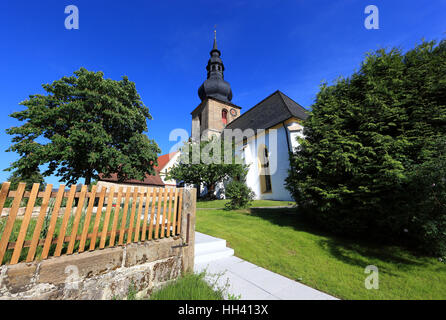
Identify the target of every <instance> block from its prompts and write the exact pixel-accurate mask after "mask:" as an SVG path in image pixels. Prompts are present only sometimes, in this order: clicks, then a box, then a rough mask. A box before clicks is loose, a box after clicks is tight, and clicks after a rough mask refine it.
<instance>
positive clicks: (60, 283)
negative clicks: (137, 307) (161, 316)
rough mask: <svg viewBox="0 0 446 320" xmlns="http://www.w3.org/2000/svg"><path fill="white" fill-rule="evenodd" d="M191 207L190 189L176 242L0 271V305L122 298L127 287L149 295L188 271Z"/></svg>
mask: <svg viewBox="0 0 446 320" xmlns="http://www.w3.org/2000/svg"><path fill="white" fill-rule="evenodd" d="M195 202H196V192H195V189H184V194H183V205H182V208H183V209H182V210H183V211H182V212H183V214H182V220H181V233H180V235H179V236H176V237H170V238H164V239H159V240H151V241H146V242H142V243H131V244H128V245H126V246H121V247H114V248H107V249H102V250H96V251H91V252H83V253H76V254H72V255H64V256H61V257H52V258H50V259H46V260H43V261H36V262H32V263H25V262H22V263H19V264H15V265H4V266H0V300H1V299H113V298H124V297H126V296H127V293H128V290H129V287H130V286H131V285H133V286H134V288H135V290H136V291H137V292H138V295H140V296H146V295H150V294H151V292H152V291H153V290H154V289H156V288H158V287H160V286H162V285H164V284H166V283H168V282H169V281H171V280H173V279H176V278H177V277H178V276H180V275H181V273H182V272H186V271H192V270H193V265H194V243H195V206H196V203H195ZM188 216H189V230H187V224H188V222H187V220H188ZM187 232H189V235H187ZM186 240H189V242H188V243H186Z"/></svg>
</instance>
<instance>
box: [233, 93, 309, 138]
mask: <svg viewBox="0 0 446 320" xmlns="http://www.w3.org/2000/svg"><path fill="white" fill-rule="evenodd" d="M307 112H308V111H307V110H306V109H305V108H304V107H302V106H301V105H300V104H298V103H297V102H295V101H294V100H292V99H291V98H290V97H288V96H287V95H285V94H284V93H282V92H280V91H279V90H277V91H276V92H274V93H273V94H271V95H269V96H268V97H266V98H265V99H263V100H262V101H261V102H259V103H258V104H256V105H255V106H254V107H252V108H251V109H249V110H248V111H246V112H245V113H243V114H242V115H240V117H238V118H236V119H235V120H234V121H232V122H230V123H229V124H228V125H227V126H226V128H225V129H241V130H245V129H249V128H251V129H254V130H256V129H268V128H271V127H273V126H275V125H276V124H278V123H281V122H282V121H285V120H287V119H289V118H292V117H296V118H298V119H302V120H305V119H306V118H307V117H308V114H307Z"/></svg>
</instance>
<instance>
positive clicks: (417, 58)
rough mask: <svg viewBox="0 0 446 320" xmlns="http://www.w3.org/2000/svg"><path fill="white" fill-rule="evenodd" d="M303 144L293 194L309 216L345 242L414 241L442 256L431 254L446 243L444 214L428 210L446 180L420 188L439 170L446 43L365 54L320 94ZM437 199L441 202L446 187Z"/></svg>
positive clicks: (445, 122) (445, 129)
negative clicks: (347, 239) (357, 64)
mask: <svg viewBox="0 0 446 320" xmlns="http://www.w3.org/2000/svg"><path fill="white" fill-rule="evenodd" d="M304 135H305V137H306V138H305V139H300V140H299V141H300V147H299V148H298V150H297V151H296V152H295V153H293V154H292V155H291V156H290V162H291V169H290V171H289V177H288V178H287V180H286V185H287V188H288V189H289V190H290V192H291V193H292V194H293V196H294V198H295V199H296V202H297V204H298V206H299V207H300V210H301V211H302V212H304V213H305V214H306V215H307V217H309V218H310V219H312V220H313V221H315V222H317V223H319V224H320V225H321V226H323V227H326V228H327V229H330V230H331V231H334V232H338V233H341V234H343V235H351V236H361V237H364V238H368V239H370V238H375V239H378V238H379V239H380V240H386V241H389V240H397V239H398V240H407V241H408V240H409V239H412V240H413V239H417V244H418V245H419V246H420V247H422V248H423V249H424V250H425V251H429V252H431V253H433V252H434V251H435V253H437V254H438V253H439V252H440V251H439V250H437V249H434V250H430V248H434V247H436V248H439V247H441V246H438V243H439V242H444V244H446V230H445V229H444V228H445V223H444V220H445V219H446V210H445V207H444V206H439V205H437V206H435V208H436V209H435V210H433V211H432V210H430V211H429V210H428V211H426V208H427V207H429V205H433V201H434V197H433V196H432V190H429V189H428V186H429V185H430V186H432V184H434V183H437V184H438V183H439V182H441V181H442V180H441V179H444V178H445V176H446V172H445V171H444V170H443V171H441V170H438V171H437V172H436V174H435V175H430V176H426V175H424V177H425V179H426V180H425V181H424V180H423V183H422V184H421V185H419V188H418V189H417V188H415V187H414V186H415V185H416V181H415V180H416V179H417V178H416V177H418V178H419V177H420V172H424V173H425V172H426V171H427V168H437V169H438V168H440V167H441V165H440V164H441V163H442V162H440V161H439V162H435V161H434V162H435V163H433V162H432V161H433V160H434V159H436V158H437V155H438V154H441V152H440V150H439V145H441V144H439V139H442V138H444V137H446V41H442V42H441V43H439V44H438V45H437V44H436V43H435V42H423V43H422V44H420V45H419V46H417V47H416V48H414V49H413V50H410V51H408V52H407V53H405V54H403V53H402V52H401V50H398V49H392V50H390V51H386V50H378V51H376V52H372V53H370V54H368V56H367V57H366V59H365V61H364V62H363V63H362V65H361V68H360V70H359V71H358V72H356V73H354V74H353V75H352V76H351V77H350V78H346V79H344V78H341V79H338V80H337V82H336V83H335V84H334V85H332V86H328V85H327V84H323V85H322V86H321V89H320V92H319V93H318V95H317V98H316V101H315V103H314V105H313V106H312V111H311V114H310V116H309V118H308V119H307V120H306V121H305V123H304ZM414 171H417V172H418V174H415V172H414ZM440 173H441V174H440ZM439 179H440V181H438V180H439ZM436 192H437V194H436V197H437V198H438V199H440V198H441V199H444V192H445V189H444V188H443V189H441V188H437V190H436ZM416 193H417V194H416ZM420 197H421V198H422V199H424V200H426V201H427V202H426V201H424V200H423V201H422V203H423V205H422V207H421V205H420V203H419V201H420ZM429 199H431V200H432V201H430V200H429ZM441 221H443V222H441ZM414 233H424V234H423V235H421V234H417V235H415V234H414ZM428 233H429V234H430V236H428ZM423 239H424V240H423ZM443 252H446V251H443Z"/></svg>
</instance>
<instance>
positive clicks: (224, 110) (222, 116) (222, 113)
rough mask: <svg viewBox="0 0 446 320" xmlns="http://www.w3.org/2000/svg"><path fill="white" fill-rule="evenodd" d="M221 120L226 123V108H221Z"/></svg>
mask: <svg viewBox="0 0 446 320" xmlns="http://www.w3.org/2000/svg"><path fill="white" fill-rule="evenodd" d="M221 121H222V122H223V123H224V125H226V124H227V123H228V110H226V109H223V110H222V111H221Z"/></svg>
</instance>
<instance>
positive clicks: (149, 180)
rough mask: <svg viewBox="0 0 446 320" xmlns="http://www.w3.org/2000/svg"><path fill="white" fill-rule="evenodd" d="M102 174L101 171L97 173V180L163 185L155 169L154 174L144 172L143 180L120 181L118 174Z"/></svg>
mask: <svg viewBox="0 0 446 320" xmlns="http://www.w3.org/2000/svg"><path fill="white" fill-rule="evenodd" d="M103 176H104V175H103V174H102V173H100V174H99V180H101V181H108V182H115V183H133V184H142V185H148V186H164V182H163V180H161V177H160V176H159V173H158V171H156V175H155V176H151V175H149V174H147V173H146V176H145V177H144V180H143V181H141V180H136V179H130V180H125V181H122V182H119V181H118V174H117V173H112V174H111V175H110V178H104V177H103Z"/></svg>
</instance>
